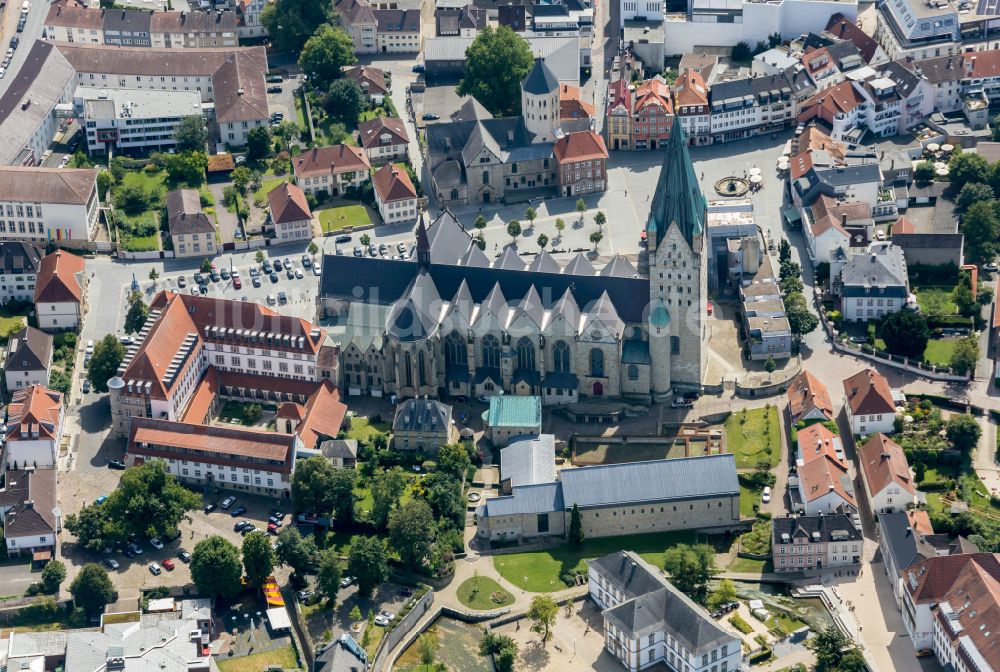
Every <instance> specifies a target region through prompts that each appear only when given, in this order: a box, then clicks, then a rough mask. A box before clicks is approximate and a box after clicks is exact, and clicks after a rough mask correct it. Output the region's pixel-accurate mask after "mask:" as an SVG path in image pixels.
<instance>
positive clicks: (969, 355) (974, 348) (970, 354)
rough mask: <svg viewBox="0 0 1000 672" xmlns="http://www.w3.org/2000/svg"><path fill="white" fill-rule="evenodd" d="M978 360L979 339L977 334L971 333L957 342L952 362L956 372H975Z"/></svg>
mask: <svg viewBox="0 0 1000 672" xmlns="http://www.w3.org/2000/svg"><path fill="white" fill-rule="evenodd" d="M978 361H979V341H977V340H976V337H975V335H973V334H970V335H968V336H966V337H964V338H962V339H961V340H959V341H958V343H956V344H955V351H954V352H953V353H952V354H951V362H950V363H951V368H952V369H954V371H955V373H960V374H966V373H975V371H976V363H977V362H978Z"/></svg>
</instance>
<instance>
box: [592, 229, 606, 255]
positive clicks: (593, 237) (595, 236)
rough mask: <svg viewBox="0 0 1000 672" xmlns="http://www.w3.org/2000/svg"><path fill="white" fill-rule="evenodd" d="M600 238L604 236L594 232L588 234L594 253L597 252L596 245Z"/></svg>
mask: <svg viewBox="0 0 1000 672" xmlns="http://www.w3.org/2000/svg"><path fill="white" fill-rule="evenodd" d="M602 238H604V234H603V233H601V232H600V231H594V232H593V233H591V234H590V242H592V243H593V244H594V252H597V245H598V244H599V243H600V242H601V239H602Z"/></svg>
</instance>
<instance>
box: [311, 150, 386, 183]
mask: <svg viewBox="0 0 1000 672" xmlns="http://www.w3.org/2000/svg"><path fill="white" fill-rule="evenodd" d="M292 168H293V171H294V172H295V177H297V178H300V179H301V178H303V177H313V176H315V175H339V174H341V173H356V172H358V171H365V172H367V171H368V169H369V168H371V164H370V163H369V162H368V156H367V155H366V154H365V152H364V150H362V149H361V148H360V147H351V146H349V145H333V146H332V147H313V148H312V149H310V150H308V151H306V152H303V153H302V154H299V155H298V156H296V157H295V158H294V159H292Z"/></svg>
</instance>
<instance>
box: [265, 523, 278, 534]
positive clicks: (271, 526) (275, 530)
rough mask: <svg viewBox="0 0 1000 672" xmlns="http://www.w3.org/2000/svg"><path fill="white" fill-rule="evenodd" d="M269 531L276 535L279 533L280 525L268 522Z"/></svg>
mask: <svg viewBox="0 0 1000 672" xmlns="http://www.w3.org/2000/svg"><path fill="white" fill-rule="evenodd" d="M267 533H268V534H275V535H276V534H278V526H277V525H275V524H274V523H268V524H267Z"/></svg>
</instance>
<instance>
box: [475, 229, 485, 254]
mask: <svg viewBox="0 0 1000 672" xmlns="http://www.w3.org/2000/svg"><path fill="white" fill-rule="evenodd" d="M472 242H474V243H475V244H476V247H478V248H479V249H480V250H485V249H486V238H484V237H483V234H481V233H480V234H479V235H478V236H476V237H475V238H473V239H472Z"/></svg>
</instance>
